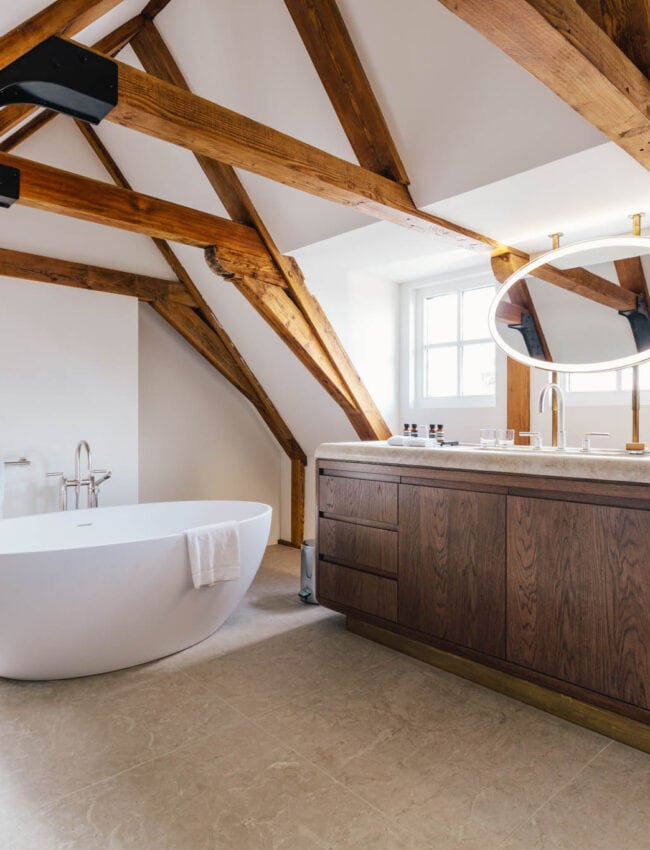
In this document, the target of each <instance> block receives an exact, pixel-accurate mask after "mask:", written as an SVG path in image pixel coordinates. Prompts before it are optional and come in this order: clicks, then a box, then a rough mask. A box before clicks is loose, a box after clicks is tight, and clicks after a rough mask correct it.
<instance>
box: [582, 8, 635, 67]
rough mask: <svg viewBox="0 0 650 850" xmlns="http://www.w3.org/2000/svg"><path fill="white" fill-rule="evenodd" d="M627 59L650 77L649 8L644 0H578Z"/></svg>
mask: <svg viewBox="0 0 650 850" xmlns="http://www.w3.org/2000/svg"><path fill="white" fill-rule="evenodd" d="M578 3H579V4H580V6H581V7H582V8H583V9H584V10H585V12H586V13H587V14H588V15H589V17H590V18H591V19H592V20H593V21H595V22H596V23H597V24H598V26H599V27H600V28H601V30H603V32H605V33H607V35H608V36H609V37H610V38H611V40H612V41H613V42H614V44H616V45H617V47H620V49H621V50H622V51H623V53H625V55H626V56H627V57H628V59H631V60H632V62H634V64H635V65H636V66H637V68H639V70H641V71H643V73H644V74H645V75H646V77H648V76H650V7H649V6H648V1H647V0H607V2H606V3H603V0H578Z"/></svg>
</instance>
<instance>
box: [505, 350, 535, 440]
mask: <svg viewBox="0 0 650 850" xmlns="http://www.w3.org/2000/svg"><path fill="white" fill-rule="evenodd" d="M506 422H507V427H508V428H513V429H514V432H515V443H517V445H522V444H523V445H528V444H529V443H530V438H529V437H520V436H519V434H520V432H521V431H530V367H528V366H526V365H525V364H524V363H519V361H517V360H513V359H512V358H510V357H508V368H507V401H506Z"/></svg>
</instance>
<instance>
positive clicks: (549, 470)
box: [315, 441, 650, 484]
mask: <svg viewBox="0 0 650 850" xmlns="http://www.w3.org/2000/svg"><path fill="white" fill-rule="evenodd" d="M315 457H316V459H317V460H343V461H357V462H360V463H381V464H395V465H399V466H425V467H431V468H433V469H467V470H473V471H483V472H508V473H512V474H519V475H543V476H545V477H549V476H550V477H553V478H556V477H557V478H581V479H587V480H594V481H625V482H629V483H630V484H650V453H645V454H643V455H630V454H625V453H621V454H598V453H597V452H596V451H593V452H591V453H586V452H583V453H581V452H580V451H579V450H578V449H568V450H566V451H563V452H558V451H548V450H546V451H544V450H542V451H535V450H533V449H528V450H527V449H525V448H523V447H519V448H513V449H481V448H479V447H478V446H470V445H466V446H462V445H461V446H435V447H431V448H429V447H424V448H418V447H411V446H389V445H387V443H386V442H384V441H367V442H355V443H322V444H321V445H320V446H319V447H318V448H317V449H316V455H315Z"/></svg>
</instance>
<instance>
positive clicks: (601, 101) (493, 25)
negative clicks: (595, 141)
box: [440, 0, 650, 168]
mask: <svg viewBox="0 0 650 850" xmlns="http://www.w3.org/2000/svg"><path fill="white" fill-rule="evenodd" d="M440 2H441V3H442V4H443V6H446V7H447V8H448V9H449V10H450V11H451V12H453V13H454V14H455V15H458V16H459V17H460V18H462V19H463V20H464V21H466V22H467V23H468V24H469V25H470V26H471V27H473V28H474V29H475V30H477V31H478V32H480V33H481V34H482V35H483V36H485V37H486V38H487V39H489V40H490V41H491V42H492V43H493V44H495V45H496V46H497V47H499V48H500V49H501V50H503V51H504V52H505V53H507V54H508V56H510V57H511V58H512V59H514V60H515V62H517V64H519V65H521V66H522V67H523V68H525V69H526V70H527V71H529V72H530V73H531V74H533V76H535V77H537V79H538V80H540V81H541V82H542V83H544V85H546V86H548V88H550V89H551V90H552V91H554V92H555V94H557V95H559V97H561V98H562V100H564V101H565V102H566V103H568V104H569V105H570V106H571V107H573V109H575V110H576V111H577V112H579V113H580V115H582V116H583V117H584V118H586V119H587V121H590V122H591V123H592V124H593V125H594V126H595V127H597V128H598V129H599V130H601V132H603V133H604V134H605V135H606V136H607V137H608V138H610V139H611V140H612V141H614V142H616V144H618V145H620V146H621V147H622V148H623V149H624V150H625V151H627V153H628V154H630V156H632V157H634V159H636V160H637V161H638V162H640V163H641V164H642V165H644V166H645V167H646V168H650V108H649V104H650V80H648V78H647V77H646V76H645V74H644V73H642V71H640V70H639V69H638V68H637V67H636V65H635V64H634V63H633V62H632V61H631V60H630V59H628V57H627V56H626V55H625V54H624V53H623V51H622V50H620V49H619V48H618V47H617V46H616V44H614V42H613V41H612V40H611V39H610V37H609V36H608V35H607V34H606V33H605V32H604V31H603V30H602V29H601V28H600V27H599V26H598V24H597V23H595V22H594V21H593V20H592V19H591V18H590V16H589V15H588V14H587V13H586V12H585V11H584V10H583V9H581V8H580V6H579V4H578V3H577V2H576V0H564V2H562V3H558V2H557V0H495V2H492V3H486V2H485V0H440Z"/></svg>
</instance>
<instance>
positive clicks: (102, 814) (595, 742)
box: [0, 546, 650, 850]
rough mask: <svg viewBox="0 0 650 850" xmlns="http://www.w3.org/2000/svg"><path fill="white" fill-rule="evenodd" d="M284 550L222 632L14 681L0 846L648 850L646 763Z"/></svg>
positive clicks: (272, 556) (3, 712) (5, 717)
mask: <svg viewBox="0 0 650 850" xmlns="http://www.w3.org/2000/svg"><path fill="white" fill-rule="evenodd" d="M298 571H299V553H298V552H296V551H295V550H292V549H288V548H284V547H281V546H273V547H270V548H269V549H268V551H267V555H266V558H265V561H264V564H263V567H262V569H261V571H260V574H259V575H258V578H257V579H256V581H255V583H254V585H253V588H252V589H251V591H250V592H249V594H248V596H247V598H246V600H245V601H244V603H243V604H242V605H241V606H240V608H239V609H238V611H237V612H236V613H235V614H234V615H233V617H231V619H230V620H229V621H228V623H226V625H225V626H224V627H223V628H222V629H221V630H220V631H219V632H217V633H216V634H215V635H214V636H213V637H212V638H210V639H209V640H207V641H204V642H203V643H201V644H199V645H197V646H196V647H193V648H191V649H189V650H186V651H185V652H183V653H179V654H178V655H175V656H171V657H169V658H167V659H163V660H162V661H158V662H154V663H152V664H147V665H144V666H142V667H138V668H133V669H131V670H127V671H123V672H118V673H112V674H109V675H104V676H96V677H92V678H87V679H78V680H70V681H67V682H45V683H17V682H11V681H7V680H0V848H3V850H4V849H5V848H7V850H9V848H11V850H63V849H64V848H65V850H95V848H111V850H121V848H138V850H267V848H269V849H270V848H274V850H316V849H317V848H318V850H344V848H345V850H353V848H354V850H402V849H403V848H410V850H461V848H465V850H492V848H498V847H506V848H516V850H538V849H539V850H551V848H553V850H564V848H567V850H568V848H571V850H648V848H649V847H650V802H649V801H650V756H648V755H645V754H643V753H640V752H637V751H635V750H632V749H629V748H627V747H625V746H623V745H621V744H617V743H614V742H611V741H609V740H608V739H607V738H603V737H601V736H600V735H597V734H595V733H592V732H588V731H586V730H584V729H580V728H579V727H577V726H573V725H571V724H569V723H566V722H564V721H562V720H559V719H556V718H554V717H551V716H549V715H547V714H544V713H542V712H539V711H537V710H535V709H532V708H529V707H527V706H525V705H522V704H520V703H517V702H514V701H512V700H510V699H508V698H506V697H503V696H500V695H498V694H495V693H492V692H490V691H487V690H484V689H483V688H481V687H479V686H477V685H473V684H471V683H468V682H465V681H463V680H461V679H456V678H455V677H453V676H451V675H449V674H446V673H443V672H440V671H437V670H436V669H434V668H431V667H428V666H426V665H424V664H421V663H420V662H417V661H414V660H412V659H409V658H406V657H405V656H401V655H398V654H396V653H394V652H392V651H390V650H388V649H385V648H383V647H381V646H378V645H376V644H373V643H371V642H369V641H366V640H364V639H363V638H359V637H357V636H355V635H352V634H349V633H348V632H346V631H345V629H344V626H343V618H342V617H340V616H338V615H335V614H333V613H332V612H329V611H326V610H325V609H321V608H318V607H315V606H305V605H302V604H301V603H300V602H299V601H298V599H297V596H296V591H297V583H298V580H297V575H298Z"/></svg>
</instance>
